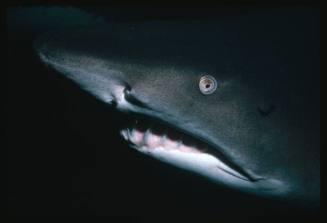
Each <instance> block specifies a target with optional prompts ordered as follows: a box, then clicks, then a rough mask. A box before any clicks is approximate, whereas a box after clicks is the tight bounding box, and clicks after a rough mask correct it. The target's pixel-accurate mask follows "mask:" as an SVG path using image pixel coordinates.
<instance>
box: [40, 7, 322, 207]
mask: <svg viewBox="0 0 327 223" xmlns="http://www.w3.org/2000/svg"><path fill="white" fill-rule="evenodd" d="M319 48H320V39H319V11H318V10H315V9H301V8H298V9H278V10H277V9H274V10H266V11H264V12H256V13H254V12H253V13H248V14H243V15H239V16H230V17H223V18H217V19H211V20H209V19H206V20H190V21H142V22H125V23H111V24H108V25H106V26H102V27H83V28H78V29H69V30H63V31H60V32H54V33H48V34H46V35H43V36H42V37H40V38H39V39H38V40H37V41H36V43H35V49H36V51H37V53H38V55H39V56H40V58H41V60H42V61H43V62H44V63H46V64H48V65H49V66H51V67H53V68H54V69H56V70H57V71H59V72H60V73H62V74H64V75H65V76H66V77H68V78H70V79H72V80H73V81H75V82H76V83H77V84H78V85H79V86H81V88H82V89H84V90H86V91H88V92H90V93H91V94H93V95H94V96H95V97H96V98H98V99H100V100H102V101H104V102H105V103H108V104H110V105H114V106H115V107H116V108H117V109H118V110H119V111H122V112H127V113H135V114H142V115H144V116H148V117H151V118H154V119H157V120H159V121H161V122H162V123H163V124H165V125H166V126H167V129H168V130H169V129H171V128H175V129H178V130H180V131H183V132H184V133H185V134H188V135H190V136H192V137H193V138H194V139H196V140H201V141H203V142H205V143H207V144H208V145H210V146H211V147H212V148H214V149H215V150H217V151H218V152H219V153H220V154H221V155H222V156H223V157H224V158H225V159H226V160H229V161H230V163H233V164H234V165H235V166H237V167H238V170H239V171H240V170H242V171H241V172H242V173H243V175H246V176H248V180H242V179H238V178H237V179H233V177H234V176H232V175H230V176H229V177H226V175H223V173H217V175H214V174H216V173H214V174H213V172H210V171H216V170H212V169H211V170H207V169H205V168H206V167H207V166H206V163H205V162H206V161H204V163H202V164H204V168H203V169H201V168H199V169H197V167H194V168H193V169H192V164H196V163H197V162H198V161H197V160H196V157H195V158H194V159H195V161H194V163H192V162H193V161H190V164H191V165H189V166H187V165H186V166H183V165H184V164H178V163H177V164H176V166H179V167H181V168H184V169H186V170H190V171H193V172H195V173H197V174H199V175H203V176H205V177H207V178H208V179H211V180H212V181H213V182H216V183H218V184H220V185H225V186H229V187H232V188H235V189H239V190H241V191H245V192H249V193H253V194H255V195H259V196H264V197H272V198H277V199H283V200H287V201H290V202H294V203H302V204H305V205H307V206H310V207H318V206H320V87H319V82H320V77H319V72H320V70H319V69H320V64H319V63H320V62H319V60H320V56H319V50H320V49H319ZM204 74H208V75H211V76H213V77H214V78H215V79H216V81H217V83H218V86H217V90H216V91H215V92H214V93H212V94H210V95H204V94H201V92H200V91H199V87H198V82H199V79H200V78H201V76H203V75H204ZM154 157H156V156H154ZM185 159H187V157H186V158H185ZM165 160H166V161H167V162H168V163H171V164H173V165H174V164H175V163H174V162H178V161H176V160H174V155H171V156H168V157H166V159H165ZM199 162H200V161H199ZM201 162H202V161H201ZM195 166H196V165H195ZM220 176H221V177H220ZM234 178H235V177H234Z"/></svg>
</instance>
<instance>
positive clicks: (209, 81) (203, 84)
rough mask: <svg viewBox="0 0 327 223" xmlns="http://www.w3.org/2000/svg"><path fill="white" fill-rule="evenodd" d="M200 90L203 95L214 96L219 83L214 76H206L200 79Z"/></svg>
mask: <svg viewBox="0 0 327 223" xmlns="http://www.w3.org/2000/svg"><path fill="white" fill-rule="evenodd" d="M199 88H200V91H201V93H202V94H212V93H213V92H214V91H215V90H216V89H217V81H216V79H215V78H214V77H213V76H210V75H204V76H202V77H201V78H200V81H199Z"/></svg>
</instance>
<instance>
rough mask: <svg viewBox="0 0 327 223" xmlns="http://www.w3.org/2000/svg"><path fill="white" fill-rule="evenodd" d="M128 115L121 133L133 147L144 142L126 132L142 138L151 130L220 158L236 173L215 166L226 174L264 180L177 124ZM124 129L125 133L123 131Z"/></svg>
mask: <svg viewBox="0 0 327 223" xmlns="http://www.w3.org/2000/svg"><path fill="white" fill-rule="evenodd" d="M129 116H130V119H131V120H130V121H128V124H126V125H124V127H123V128H122V131H121V134H122V135H123V137H124V138H125V140H126V141H128V143H129V144H130V146H132V147H134V148H135V147H139V146H140V144H141V145H142V146H144V145H145V142H144V141H142V142H139V143H135V142H133V141H132V140H131V139H130V135H128V134H131V132H132V131H138V133H142V134H143V139H142V140H144V137H146V134H149V132H151V133H152V134H154V135H156V136H159V137H166V138H169V139H170V140H171V141H174V142H176V143H182V144H183V145H186V146H190V147H193V148H194V147H195V148H196V149H197V150H198V151H197V152H198V153H199V154H200V153H202V154H209V155H211V156H214V157H215V158H216V159H218V160H220V161H221V162H223V163H224V164H225V165H227V166H228V167H229V168H231V170H232V171H235V172H236V174H235V173H233V172H232V171H229V170H228V169H224V168H221V167H219V166H217V168H219V169H220V170H222V171H224V172H225V173H227V174H230V175H232V176H234V177H237V178H238V179H241V180H245V181H249V182H253V183H254V182H256V181H260V180H264V178H259V177H253V176H251V175H250V174H249V173H247V172H246V171H245V170H244V169H242V168H241V167H240V166H238V165H237V164H235V163H234V162H232V161H231V160H229V159H228V158H227V157H226V156H225V155H224V154H223V153H222V152H220V149H219V148H217V146H215V145H212V143H209V142H208V141H207V140H204V139H200V137H198V136H195V135H193V134H191V133H190V132H188V131H186V130H184V129H181V128H179V127H177V126H173V125H171V124H170V123H168V122H164V121H162V120H159V119H157V118H153V117H150V116H147V115H144V114H136V113H129ZM124 131H125V133H123V132H124ZM126 134H127V135H126Z"/></svg>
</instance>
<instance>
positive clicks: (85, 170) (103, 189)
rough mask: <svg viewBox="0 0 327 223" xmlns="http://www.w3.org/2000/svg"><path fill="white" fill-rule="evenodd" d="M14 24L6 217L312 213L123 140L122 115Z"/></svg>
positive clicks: (172, 14) (232, 10)
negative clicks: (48, 61)
mask: <svg viewBox="0 0 327 223" xmlns="http://www.w3.org/2000/svg"><path fill="white" fill-rule="evenodd" d="M49 7H50V6H49ZM260 7H267V6H257V7H253V6H251V7H249V6H246V7H245V6H233V7H216V8H210V9H209V8H206V9H205V8H202V9H197V8H189V9H182V8H155V7H154V8H153V7H152V8H151V7H138V8H131V7H121V6H119V7H117V6H116V7H113V8H103V7H100V8H98V7H89V6H81V7H78V8H80V9H82V10H85V11H86V12H90V13H93V14H95V15H99V16H103V17H104V18H105V19H109V20H117V21H120V20H125V21H130V20H140V19H141V20H144V19H153V18H159V19H188V18H191V17H192V18H196V17H202V18H204V17H208V18H209V17H213V16H224V15H233V14H239V13H246V12H247V11H249V10H253V8H255V9H258V8H260ZM268 7H269V6H268ZM22 27H23V28H21V29H12V28H11V27H10V24H8V26H7V37H8V41H7V43H8V64H7V66H8V76H7V86H6V87H7V88H6V100H5V105H6V123H5V133H6V143H7V148H8V202H9V203H8V205H9V214H10V215H145V214H146V215H149V214H153V213H154V214H155V213H158V214H166V213H167V214H169V213H188V214H189V213H192V214H201V213H206V212H209V213H213V214H215V215H217V216H218V215H222V214H234V215H235V213H237V214H239V215H265V214H282V215H299V214H317V213H316V212H314V213H312V212H311V211H309V212H308V211H307V210H303V209H301V208H299V207H293V206H290V205H288V204H286V203H284V202H277V201H271V200H265V199H261V198H256V197H253V196H251V195H246V194H242V193H239V192H237V191H233V190H229V189H226V188H222V187H220V186H217V185H215V184H212V183H210V182H208V181H206V180H203V179H202V178H200V177H197V176H194V175H192V174H189V173H187V172H184V171H182V170H179V169H177V168H174V167H172V166H169V165H166V164H163V163H161V162H158V161H156V160H153V159H152V158H149V157H146V156H144V155H142V154H140V153H138V152H137V151H135V150H134V149H131V148H129V147H127V145H126V144H125V142H124V141H123V140H122V139H121V138H120V136H119V134H118V132H119V128H120V126H121V125H122V124H124V120H125V117H124V116H121V114H119V113H118V112H116V111H114V110H113V109H112V108H110V107H109V106H107V105H106V104H104V103H102V102H100V101H98V100H96V99H95V98H93V97H92V96H90V95H89V94H87V93H86V92H84V91H82V90H80V89H79V87H78V86H77V85H75V84H74V83H72V82H71V81H69V80H67V79H65V78H64V77H63V76H61V75H58V74H57V73H56V72H55V71H53V70H51V69H49V68H47V67H45V66H44V65H43V64H42V63H41V62H40V61H39V59H38V58H37V56H36V55H35V53H34V52H33V49H32V43H33V40H34V39H35V37H36V36H37V35H38V33H36V32H34V31H31V30H28V29H26V28H24V26H22Z"/></svg>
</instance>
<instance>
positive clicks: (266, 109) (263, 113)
mask: <svg viewBox="0 0 327 223" xmlns="http://www.w3.org/2000/svg"><path fill="white" fill-rule="evenodd" d="M257 109H258V112H259V113H260V115H261V116H263V117H266V116H268V115H270V114H271V113H272V112H273V111H274V110H275V105H269V106H267V107H264V106H258V107H257Z"/></svg>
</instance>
